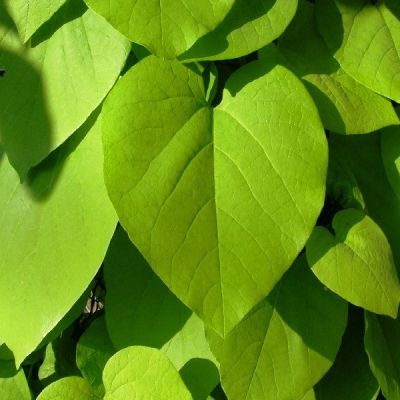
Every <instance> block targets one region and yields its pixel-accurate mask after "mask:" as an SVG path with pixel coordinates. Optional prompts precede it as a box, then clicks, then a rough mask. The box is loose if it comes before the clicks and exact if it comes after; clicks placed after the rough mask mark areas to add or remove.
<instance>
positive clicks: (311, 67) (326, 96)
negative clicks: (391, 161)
mask: <svg viewBox="0 0 400 400" xmlns="http://www.w3.org/2000/svg"><path fill="white" fill-rule="evenodd" d="M300 4H301V7H299V10H298V12H297V14H296V17H295V19H294V20H293V21H292V23H291V24H290V25H289V28H288V29H287V30H286V31H285V33H284V34H283V35H282V36H281V37H280V38H279V41H278V46H279V50H280V52H281V53H282V54H283V56H284V58H283V60H282V62H283V63H284V65H287V66H288V67H289V68H291V69H293V71H294V72H295V73H296V74H297V75H298V76H300V77H302V78H303V80H304V83H305V85H306V87H307V89H308V90H309V92H310V94H311V95H312V96H313V99H314V101H315V103H316V105H317V106H318V110H319V112H320V115H321V119H322V122H323V124H324V126H325V128H327V129H329V130H331V131H333V132H337V133H343V134H357V133H368V132H372V131H375V130H377V129H380V128H382V127H385V126H388V125H392V124H399V119H398V117H397V115H396V113H395V112H394V109H393V107H392V105H391V103H390V101H389V100H387V99H384V98H383V97H381V96H380V95H378V94H376V93H374V92H373V91H372V90H369V89H368V88H366V87H365V86H363V85H361V84H359V83H358V82H357V81H356V80H354V79H353V78H352V77H351V76H350V75H348V74H347V73H346V72H344V70H343V69H341V68H340V66H339V64H338V63H337V61H336V60H335V59H334V58H333V57H332V55H331V54H330V53H329V50H328V48H327V47H326V45H325V43H324V41H323V39H322V38H321V36H320V35H319V33H318V30H317V26H316V22H315V17H314V5H313V4H311V3H309V2H308V1H301V3H300ZM271 50H272V49H268V48H267V49H266V50H263V51H262V52H261V54H262V56H264V57H271V55H272V54H271ZM263 53H266V54H263ZM272 56H273V55H272Z"/></svg>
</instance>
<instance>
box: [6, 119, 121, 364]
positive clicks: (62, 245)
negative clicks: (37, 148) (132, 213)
mask: <svg viewBox="0 0 400 400" xmlns="http://www.w3.org/2000/svg"><path fill="white" fill-rule="evenodd" d="M93 122H94V118H91V119H90V120H89V121H88V122H87V123H86V124H85V125H84V126H83V127H82V128H81V129H80V130H79V131H78V132H77V133H76V134H75V135H74V136H73V137H71V139H70V140H69V141H68V142H66V143H65V144H64V145H63V146H61V147H60V148H59V149H58V150H57V151H56V152H54V153H53V154H52V155H51V157H49V158H48V159H46V160H45V162H43V163H42V164H40V166H38V167H37V168H35V169H34V170H33V171H32V172H31V173H30V174H29V177H28V179H27V181H26V182H25V183H24V184H20V182H19V179H18V176H17V175H16V173H15V171H14V170H13V168H12V167H11V166H10V164H9V163H8V161H7V158H6V157H3V158H2V160H1V163H0V192H1V196H0V209H1V210H2V214H1V219H0V254H1V255H2V256H1V258H0V273H1V277H2V278H1V281H0V304H1V305H2V307H1V308H0V337H1V338H2V339H3V340H4V342H5V343H6V344H7V345H8V347H9V348H10V349H11V350H12V351H13V352H14V355H15V358H16V362H17V365H19V364H20V363H21V362H22V360H23V359H24V358H25V357H26V356H27V355H28V354H29V353H31V352H32V351H33V350H35V348H36V347H37V346H38V345H39V343H40V342H41V341H42V340H43V339H44V337H45V336H46V335H47V334H48V333H49V332H50V331H51V330H52V329H53V328H54V327H55V326H56V324H57V323H58V322H59V321H60V320H61V319H62V318H63V316H64V315H65V314H66V313H67V312H68V310H70V308H71V307H72V306H73V304H74V303H75V302H76V301H77V299H78V298H79V297H80V296H81V294H82V293H83V292H84V291H85V289H86V288H87V286H88V285H89V283H90V282H91V280H92V279H93V277H94V275H95V274H96V272H97V270H98V268H99V266H100V264H101V262H102V260H103V258H104V255H105V253H106V250H107V247H108V244H109V241H110V238H111V237H112V234H113V231H114V229H115V225H116V217H115V213H114V210H113V208H112V205H111V204H110V201H109V200H108V196H107V193H106V190H105V187H104V181H103V173H102V162H103V153H102V148H101V138H100V124H99V122H96V123H95V124H94V125H93ZM94 232H95V234H94ZM66 277H68V285H66ZM16 315H20V316H22V315H23V316H24V317H23V318H16V317H15V316H16Z"/></svg>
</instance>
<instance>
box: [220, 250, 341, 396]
mask: <svg viewBox="0 0 400 400" xmlns="http://www.w3.org/2000/svg"><path fill="white" fill-rule="evenodd" d="M346 322H347V304H346V303H345V302H344V301H342V300H341V299H340V298H339V297H337V296H336V295H335V294H333V293H331V292H329V291H327V290H325V289H324V287H323V286H322V285H321V284H320V283H319V282H318V280H317V279H316V278H315V277H314V276H313V274H312V273H311V272H310V271H309V268H308V266H307V264H306V261H305V257H302V258H300V259H298V260H297V261H296V262H295V264H294V265H293V266H292V267H291V268H290V270H289V271H288V272H287V273H286V274H285V276H284V277H283V278H282V280H281V282H280V283H279V284H278V285H277V287H276V289H275V290H274V291H273V292H272V293H271V295H270V296H269V297H268V298H267V299H266V300H265V301H263V302H262V303H260V304H259V305H258V306H257V307H256V308H255V309H254V310H253V311H252V312H251V313H250V314H249V315H248V316H246V318H245V319H244V320H243V321H241V322H240V323H239V325H237V327H236V328H234V329H233V331H232V332H231V333H230V334H229V335H228V337H227V338H226V340H225V342H224V344H223V353H222V357H221V382H222V386H223V387H224V389H225V391H226V393H227V395H228V398H229V400H242V399H248V400H260V399H269V400H274V399H277V400H278V399H279V400H292V399H296V398H301V397H302V396H304V395H305V394H306V392H307V391H309V390H310V389H311V388H312V387H313V386H314V385H315V384H316V383H317V382H318V381H319V380H320V379H321V378H322V376H323V375H324V374H325V373H326V372H327V371H328V369H329V368H330V367H331V365H332V364H333V362H334V360H335V357H336V353H337V351H338V350H339V346H340V342H341V339H342V334H343V332H344V330H345V327H346Z"/></svg>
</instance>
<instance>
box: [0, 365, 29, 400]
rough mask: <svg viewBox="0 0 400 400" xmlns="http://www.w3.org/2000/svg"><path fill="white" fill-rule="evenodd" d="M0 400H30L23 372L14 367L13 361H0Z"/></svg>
mask: <svg viewBox="0 0 400 400" xmlns="http://www.w3.org/2000/svg"><path fill="white" fill-rule="evenodd" d="M0 398H1V400H31V398H32V396H31V393H30V390H29V386H28V382H27V380H26V377H25V373H24V371H23V370H22V369H19V370H18V371H17V370H16V369H15V365H14V361H0Z"/></svg>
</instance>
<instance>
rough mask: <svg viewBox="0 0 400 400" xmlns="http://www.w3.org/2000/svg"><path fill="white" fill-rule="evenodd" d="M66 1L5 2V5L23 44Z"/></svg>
mask: <svg viewBox="0 0 400 400" xmlns="http://www.w3.org/2000/svg"><path fill="white" fill-rule="evenodd" d="M65 2H66V0H5V4H6V6H7V8H8V10H9V11H10V14H11V16H12V17H13V19H14V21H15V24H16V26H17V28H18V33H19V36H20V37H21V39H22V41H23V42H24V43H25V42H26V41H27V40H28V39H29V38H30V37H31V36H32V35H33V34H34V33H35V32H36V31H37V30H38V29H39V28H40V26H42V25H43V24H44V23H45V22H46V21H47V20H49V19H50V18H51V17H52V16H53V15H54V13H55V12H56V11H57V10H58V9H59V8H60V7H61V6H62V5H63V4H64V3H65Z"/></svg>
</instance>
